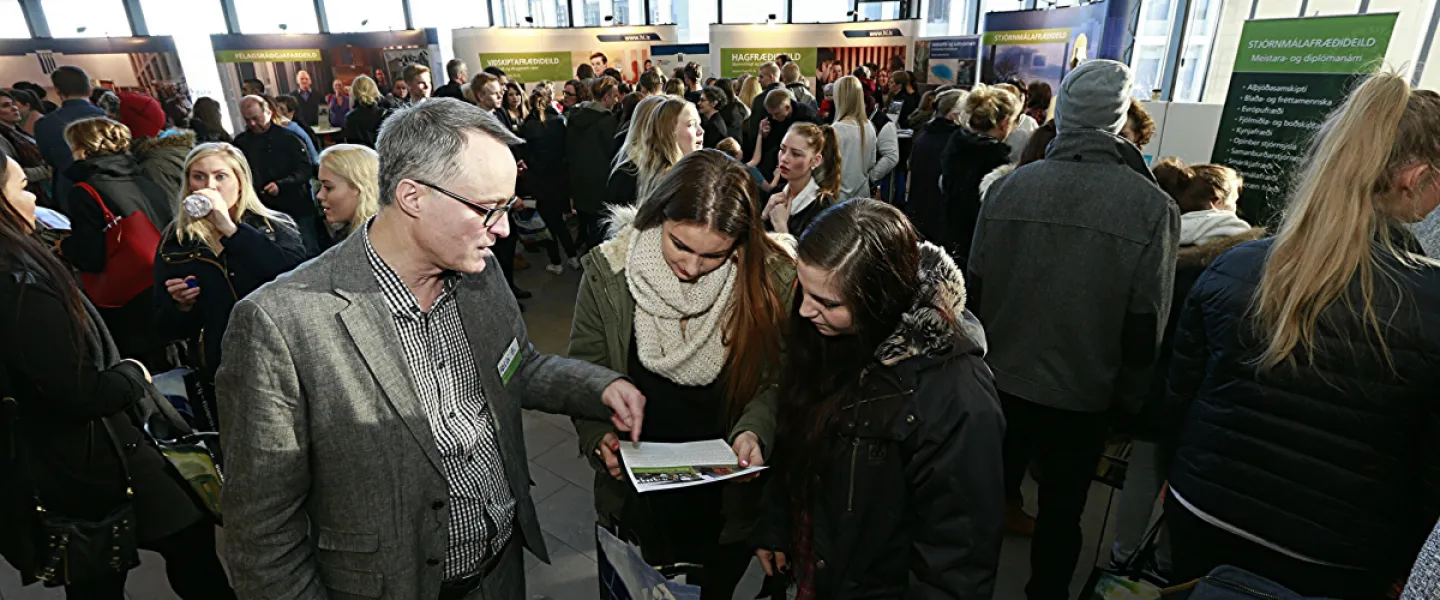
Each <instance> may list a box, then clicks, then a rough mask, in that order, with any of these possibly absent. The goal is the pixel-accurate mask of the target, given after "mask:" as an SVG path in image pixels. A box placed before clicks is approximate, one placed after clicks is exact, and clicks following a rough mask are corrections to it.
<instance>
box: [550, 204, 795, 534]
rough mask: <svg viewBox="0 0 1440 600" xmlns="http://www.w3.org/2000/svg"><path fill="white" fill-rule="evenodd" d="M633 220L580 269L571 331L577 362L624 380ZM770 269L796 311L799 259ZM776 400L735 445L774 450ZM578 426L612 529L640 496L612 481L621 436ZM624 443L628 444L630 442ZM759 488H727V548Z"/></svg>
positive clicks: (598, 506) (751, 516) (630, 327)
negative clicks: (611, 454)
mask: <svg viewBox="0 0 1440 600" xmlns="http://www.w3.org/2000/svg"><path fill="white" fill-rule="evenodd" d="M631 215H632V213H630V212H621V213H619V214H617V215H615V219H616V221H619V222H618V223H616V222H612V227H617V226H618V227H619V228H622V231H620V232H619V234H618V235H616V236H615V237H614V239H611V240H610V241H608V242H605V243H604V244H601V245H600V246H599V247H597V248H595V249H594V250H591V251H590V252H589V253H587V254H586V255H585V256H584V257H583V258H581V259H580V264H581V265H583V266H584V267H585V276H584V279H582V280H581V282H580V292H579V295H578V297H577V298H576V300H575V319H574V321H573V323H572V325H571V329H570V352H569V356H570V358H576V359H580V360H584V361H587V362H591V363H594V364H597V365H600V366H602V367H606V368H609V369H611V370H613V371H617V372H619V373H622V374H623V373H627V372H629V369H628V367H629V365H628V364H627V363H628V361H629V356H630V341H631V339H632V337H633V333H634V327H635V299H634V298H633V297H632V296H631V295H630V288H629V285H628V284H627V282H626V279H625V264H626V262H627V261H626V259H627V257H628V254H629V248H630V235H631V233H632V232H633V231H634V230H633V229H631V228H630V227H629V221H630V217H631ZM777 241H780V242H781V245H782V246H784V247H785V248H786V249H787V250H791V251H792V252H793V248H794V240H793V238H790V237H789V236H783V237H779V236H777ZM769 270H770V277H771V281H773V282H774V284H775V286H776V289H777V290H778V291H779V294H780V301H781V306H783V307H785V309H786V310H789V307H790V305H791V301H792V300H793V298H794V287H795V285H794V284H795V264H794V261H793V259H781V258H777V259H775V260H772V261H771V263H770V265H769ZM778 326H779V325H778V324H777V327H778ZM651 401H656V399H652V400H651ZM661 401H663V400H661ZM776 402H777V399H776V389H775V387H774V385H767V386H766V387H765V388H764V390H763V391H761V392H760V393H759V394H757V395H756V396H755V399H754V400H752V401H751V402H750V403H749V404H748V405H746V406H745V409H744V411H743V412H742V413H741V415H740V418H739V419H738V420H737V421H736V422H735V424H734V425H733V426H732V427H731V429H730V436H729V440H728V441H732V442H733V441H734V439H735V437H736V436H739V435H740V434H741V433H743V432H746V431H749V432H753V433H754V434H755V435H756V436H757V437H759V438H760V446H761V448H762V450H763V451H767V452H768V450H769V449H770V448H772V447H773V446H774V444H773V442H774V436H775V413H776ZM574 423H575V433H576V434H578V436H579V443H580V454H581V455H582V456H585V457H587V458H589V459H590V465H591V466H592V467H594V468H595V473H596V474H595V512H596V514H597V515H598V517H599V520H600V524H601V525H605V526H607V527H609V526H613V525H615V524H616V522H617V520H618V517H619V515H620V514H622V511H623V510H624V508H625V502H626V500H627V499H628V498H630V497H632V496H634V495H635V494H636V492H635V490H634V488H633V487H632V486H631V485H630V482H629V481H628V480H627V481H617V480H616V479H614V478H612V477H610V474H609V473H608V471H607V470H606V468H605V464H604V462H603V461H602V460H601V459H600V456H599V455H598V454H597V453H596V449H597V448H598V447H599V445H600V440H601V438H604V437H605V434H607V433H614V432H615V428H614V427H613V426H612V425H611V424H610V423H609V422H606V421H591V420H586V419H575V420H574ZM620 437H621V439H624V437H625V436H623V435H620ZM721 485H726V484H721ZM760 487H761V484H760V483H755V482H751V483H735V484H728V487H726V489H725V492H724V494H725V497H724V501H723V503H724V509H723V510H724V513H725V517H726V519H725V521H726V524H725V530H724V531H723V532H722V533H721V540H720V541H721V543H734V542H740V541H744V540H745V538H746V537H747V536H748V535H749V532H750V529H751V527H753V526H754V523H755V519H756V517H757V516H758V509H759V505H760V495H761V489H760Z"/></svg>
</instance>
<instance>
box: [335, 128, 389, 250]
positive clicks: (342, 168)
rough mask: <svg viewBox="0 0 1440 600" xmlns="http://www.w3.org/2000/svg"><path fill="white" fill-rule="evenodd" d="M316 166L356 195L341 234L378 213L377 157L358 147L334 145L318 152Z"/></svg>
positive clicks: (353, 231) (353, 228)
mask: <svg viewBox="0 0 1440 600" xmlns="http://www.w3.org/2000/svg"><path fill="white" fill-rule="evenodd" d="M320 166H321V167H323V168H326V169H329V170H330V172H332V173H334V174H335V175H336V176H337V177H339V178H341V179H344V180H345V183H346V184H347V185H349V186H350V187H353V188H355V189H356V190H357V191H359V192H360V200H359V201H357V202H356V203H355V216H353V217H351V218H350V223H349V224H348V225H347V226H346V227H345V234H346V235H349V234H352V233H355V231H356V230H358V229H360V228H361V227H364V226H365V222H366V221H369V220H370V217H373V216H375V213H378V212H380V155H379V154H376V153H375V151H374V150H371V149H370V148H368V147H365V146H361V145H359V144H336V145H334V146H331V147H329V148H326V149H325V151H324V152H321V153H320Z"/></svg>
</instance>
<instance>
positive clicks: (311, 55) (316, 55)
mask: <svg viewBox="0 0 1440 600" xmlns="http://www.w3.org/2000/svg"><path fill="white" fill-rule="evenodd" d="M321 60H324V59H323V58H321V57H320V51H319V50H305V49H296V50H216V51H215V62H218V63H238V62H318V61H321Z"/></svg>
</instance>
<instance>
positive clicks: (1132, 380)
mask: <svg viewBox="0 0 1440 600" xmlns="http://www.w3.org/2000/svg"><path fill="white" fill-rule="evenodd" d="M1131 83H1132V76H1131V74H1130V70H1129V69H1128V68H1127V67H1126V66H1125V65H1122V64H1120V63H1117V62H1114V61H1108V60H1095V61H1090V62H1087V63H1085V64H1083V65H1080V66H1079V67H1078V68H1076V69H1075V70H1074V71H1072V72H1071V73H1070V74H1069V75H1068V76H1067V77H1066V78H1065V81H1064V82H1063V83H1062V84H1061V85H1060V91H1059V99H1058V101H1057V104H1056V111H1055V121H1056V124H1057V127H1058V128H1059V135H1058V136H1057V137H1056V138H1055V141H1054V142H1053V143H1052V144H1051V145H1050V150H1049V152H1047V153H1046V155H1045V160H1043V161H1040V162H1037V163H1033V164H1030V165H1026V166H1024V167H1021V168H1019V169H1017V170H1016V171H1015V172H1014V173H1011V174H1010V175H1009V176H1007V177H1005V178H1004V179H1001V180H1000V181H998V182H996V183H995V184H994V185H993V186H992V187H991V188H990V189H989V191H988V194H987V195H986V196H985V202H984V203H983V204H982V206H981V209H980V218H979V220H978V222H977V225H976V227H975V239H974V242H973V245H972V246H971V250H970V261H969V264H968V268H969V270H970V273H969V276H968V277H967V279H969V282H970V287H971V291H970V297H971V298H972V299H973V300H972V302H975V304H972V308H973V309H975V312H976V314H978V315H979V317H980V320H981V322H982V323H984V325H985V334H986V336H987V337H988V338H989V340H990V353H989V355H988V356H987V357H986V362H987V363H989V365H990V368H991V369H993V370H994V372H995V383H996V386H997V387H998V388H999V389H1000V391H1002V392H1005V393H1008V394H1011V395H1014V396H1018V397H1020V398H1023V399H1025V400H1028V401H1030V402H1034V403H1037V404H1041V405H1044V406H1048V407H1052V408H1058V409H1063V410H1070V411H1078V412H1100V411H1106V410H1109V409H1110V408H1111V407H1112V406H1114V405H1115V404H1116V403H1117V402H1119V403H1121V404H1122V405H1124V406H1125V407H1126V408H1127V409H1130V410H1132V411H1133V410H1137V409H1138V408H1139V406H1140V404H1141V403H1142V402H1143V401H1144V399H1145V398H1146V397H1147V391H1148V389H1149V388H1148V386H1149V380H1150V376H1151V373H1150V369H1151V367H1152V365H1153V364H1154V362H1155V359H1156V355H1157V353H1158V350H1159V347H1160V341H1161V338H1162V336H1163V334H1164V328H1165V320H1166V316H1167V314H1168V313H1169V310H1170V299H1171V295H1172V293H1173V292H1172V288H1173V285H1174V279H1175V255H1176V252H1177V248H1178V238H1179V234H1180V213H1179V210H1178V208H1177V207H1176V206H1175V203H1174V202H1173V201H1172V200H1171V199H1170V197H1169V196H1168V195H1166V194H1165V192H1163V191H1161V190H1160V188H1159V186H1157V185H1156V184H1155V179H1154V177H1153V176H1152V175H1151V174H1150V170H1149V168H1147V167H1146V165H1145V159H1144V158H1143V157H1142V156H1141V155H1140V151H1139V150H1137V149H1136V148H1135V146H1134V145H1132V144H1131V143H1130V142H1128V141H1125V140H1124V139H1122V138H1120V137H1119V136H1118V135H1117V134H1118V133H1119V132H1120V129H1121V127H1122V126H1123V125H1124V123H1125V111H1126V109H1127V108H1129V104H1130V98H1129V91H1130V88H1131ZM977 305H978V306H977Z"/></svg>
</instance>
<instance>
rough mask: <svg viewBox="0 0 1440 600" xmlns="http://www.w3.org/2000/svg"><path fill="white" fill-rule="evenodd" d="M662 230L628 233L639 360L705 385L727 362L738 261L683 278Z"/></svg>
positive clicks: (664, 372) (677, 380) (656, 369)
mask: <svg viewBox="0 0 1440 600" xmlns="http://www.w3.org/2000/svg"><path fill="white" fill-rule="evenodd" d="M664 235H665V234H664V228H662V227H654V228H651V229H648V230H646V231H636V232H634V234H633V235H631V236H630V249H629V250H630V251H629V257H628V258H627V259H626V263H625V270H626V276H625V279H626V281H627V282H628V284H629V287H630V295H631V296H633V297H634V298H635V343H636V344H637V351H638V353H639V355H640V363H641V364H643V365H645V368H647V369H649V370H651V371H653V372H655V373H657V374H660V375H663V376H664V377H665V378H667V379H669V380H671V381H673V382H675V383H678V384H680V385H690V386H695V385H706V384H709V383H711V382H713V381H715V379H716V378H717V377H719V376H720V369H721V368H722V367H724V366H725V344H724V339H725V332H724V329H725V323H724V321H725V318H726V314H727V313H728V312H729V307H730V295H731V292H733V291H734V289H735V276H736V269H735V263H733V262H731V261H728V260H727V261H725V264H724V265H722V266H721V267H720V268H719V269H716V270H714V271H712V272H710V273H708V274H706V275H704V276H702V277H700V279H699V280H697V281H695V282H694V283H684V282H682V281H680V279H679V278H677V277H675V273H674V272H673V271H671V270H670V267H669V265H667V264H666V263H665V257H664V255H663V254H662V253H661V249H660V246H661V244H663V243H664ZM682 322H683V325H682Z"/></svg>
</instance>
